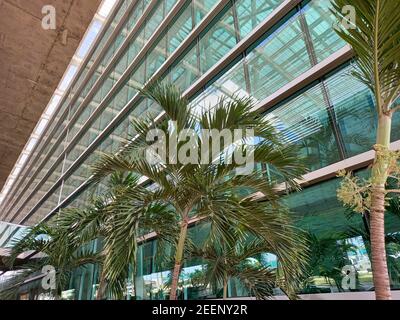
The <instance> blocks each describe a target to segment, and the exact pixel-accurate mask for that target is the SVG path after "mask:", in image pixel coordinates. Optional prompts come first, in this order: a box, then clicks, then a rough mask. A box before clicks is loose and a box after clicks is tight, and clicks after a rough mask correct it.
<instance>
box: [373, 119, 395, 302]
mask: <svg viewBox="0 0 400 320" xmlns="http://www.w3.org/2000/svg"><path fill="white" fill-rule="evenodd" d="M391 121H392V119H391V116H390V115H385V114H382V115H380V116H379V121H378V132H377V141H376V142H377V144H376V145H375V146H374V148H375V151H376V152H375V160H374V164H373V166H372V195H371V215H370V232H371V258H372V259H371V260H372V261H371V262H372V271H373V279H374V286H375V297H376V299H377V300H390V299H391V292H390V281H389V274H388V268H387V261H386V248H385V219H384V218H385V216H384V215H385V185H386V180H387V177H388V166H389V163H388V160H387V157H386V156H385V155H384V154H382V152H381V151H385V150H387V149H388V148H389V144H390V132H391Z"/></svg>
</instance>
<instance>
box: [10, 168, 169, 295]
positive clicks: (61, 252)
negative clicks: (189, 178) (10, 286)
mask: <svg viewBox="0 0 400 320" xmlns="http://www.w3.org/2000/svg"><path fill="white" fill-rule="evenodd" d="M137 181H138V178H137V177H135V176H134V175H133V174H123V173H120V172H114V173H113V174H112V175H111V177H110V180H109V181H108V182H107V183H106V184H105V187H106V188H105V189H106V191H105V192H103V193H101V194H99V195H98V196H95V197H93V198H92V199H91V200H90V201H89V203H88V204H87V205H86V206H85V207H83V208H68V209H64V210H62V211H61V212H60V213H59V214H58V215H57V216H56V217H55V218H54V219H52V220H51V221H49V222H48V223H46V224H41V225H38V226H37V227H35V228H33V229H32V230H31V231H30V232H29V233H28V234H27V235H26V236H24V237H23V238H22V239H18V240H16V243H15V245H14V247H13V250H12V254H11V257H10V261H9V263H10V266H11V267H12V266H13V263H14V261H15V260H16V258H17V256H18V255H19V254H21V253H23V252H26V251H32V250H33V251H36V252H38V253H41V254H42V255H43V258H42V259H40V260H36V261H34V262H29V261H28V262H27V263H26V264H25V265H23V266H22V268H23V269H24V270H26V272H24V273H22V274H21V275H20V277H19V278H20V280H21V281H22V280H25V279H26V278H29V277H30V276H31V275H32V274H33V273H35V272H37V271H38V270H40V269H41V267H42V266H44V265H51V266H54V267H55V269H56V271H57V277H56V278H57V281H58V285H57V288H59V290H61V288H63V287H64V286H65V284H66V281H67V279H68V277H69V276H70V272H71V271H73V270H74V269H76V268H77V267H79V266H84V265H86V264H89V263H93V264H94V263H97V264H98V265H99V268H100V272H99V274H100V280H99V288H98V291H97V296H96V299H98V300H100V299H105V298H106V296H110V297H112V298H116V299H121V298H122V297H123V295H124V292H125V284H126V280H127V278H128V273H129V266H132V267H133V277H135V275H136V257H137V247H138V238H139V236H140V230H142V231H146V230H152V231H153V230H155V231H157V232H158V234H159V246H161V245H165V241H167V242H168V241H170V239H171V237H170V236H169V235H168V232H170V233H173V232H174V228H170V229H168V230H165V231H164V230H163V229H161V226H163V225H164V224H165V223H167V224H171V225H173V223H172V221H175V214H174V213H172V212H171V211H170V210H169V209H168V208H166V206H163V205H159V204H157V202H152V203H151V204H149V205H145V204H143V201H142V196H143V195H142V194H141V192H142V189H143V188H142V187H140V186H139V185H138V184H137ZM126 192H128V193H131V194H130V196H129V203H126V202H124V197H125V196H124V194H125V193H126ZM116 202H117V203H118V206H116V205H115V203H116ZM122 208H124V209H123V210H122ZM93 241H99V242H100V244H101V248H99V249H96V250H94V248H93V246H91V244H92V243H93ZM19 282H20V281H19ZM21 283H22V282H21Z"/></svg>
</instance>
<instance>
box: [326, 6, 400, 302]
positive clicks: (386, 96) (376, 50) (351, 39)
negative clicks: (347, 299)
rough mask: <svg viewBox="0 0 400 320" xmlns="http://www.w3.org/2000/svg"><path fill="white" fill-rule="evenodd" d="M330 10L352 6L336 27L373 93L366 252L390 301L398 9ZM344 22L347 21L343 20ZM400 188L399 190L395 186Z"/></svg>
mask: <svg viewBox="0 0 400 320" xmlns="http://www.w3.org/2000/svg"><path fill="white" fill-rule="evenodd" d="M332 3H333V7H334V9H333V12H334V14H335V15H336V16H337V17H338V19H339V20H340V21H344V19H346V20H347V21H348V20H349V19H347V17H346V14H344V13H342V9H343V8H344V7H345V6H346V5H352V7H353V9H354V10H355V16H356V23H355V24H353V25H350V26H351V27H350V28H346V27H344V25H342V24H341V26H340V27H339V28H338V29H337V32H338V34H339V36H340V37H342V38H343V39H344V40H345V41H347V42H348V43H349V44H350V45H351V46H352V47H353V50H354V52H355V53H356V55H357V65H358V68H357V69H356V70H355V71H354V76H355V77H356V78H357V79H359V80H360V81H361V82H363V83H364V84H366V85H367V86H368V87H369V88H370V89H371V90H372V92H373V93H374V96H375V105H376V112H377V115H378V125H377V135H376V144H375V145H374V150H375V160H374V162H373V165H372V172H371V179H370V182H371V186H370V191H371V203H370V208H371V215H370V226H371V250H372V269H373V276H374V285H375V294H376V298H377V299H391V293H390V281H389V276H388V268H387V262H386V251H385V231H384V213H385V196H386V193H387V190H386V189H385V186H386V181H387V178H388V176H389V175H390V174H391V173H392V172H393V170H394V168H395V167H396V165H395V163H396V158H397V156H398V155H397V154H395V153H393V152H390V151H389V145H390V134H391V126H392V117H393V114H394V113H395V112H396V111H398V110H399V109H400V106H398V105H397V106H396V104H395V102H396V100H397V98H398V97H399V94H400V64H399V61H400V41H398V39H399V30H400V10H398V2H397V1H391V0H351V1H349V0H332ZM347 25H348V23H347ZM397 192H399V190H397Z"/></svg>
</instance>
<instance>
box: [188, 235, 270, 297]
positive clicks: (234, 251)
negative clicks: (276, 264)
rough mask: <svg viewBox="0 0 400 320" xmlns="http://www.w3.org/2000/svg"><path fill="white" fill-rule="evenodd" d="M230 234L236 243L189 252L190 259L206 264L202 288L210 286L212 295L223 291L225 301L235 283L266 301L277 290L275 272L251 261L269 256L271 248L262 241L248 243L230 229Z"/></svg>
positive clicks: (210, 244) (248, 238)
mask: <svg viewBox="0 0 400 320" xmlns="http://www.w3.org/2000/svg"><path fill="white" fill-rule="evenodd" d="M231 232H232V233H233V234H236V237H237V239H236V241H235V242H233V243H224V242H221V241H218V242H217V241H212V242H211V243H207V245H206V246H205V247H204V248H201V249H194V250H193V251H192V252H191V255H192V256H193V257H199V258H202V259H203V260H204V261H205V262H206V263H207V267H206V271H205V275H204V279H205V280H204V285H205V286H207V285H211V286H212V287H214V289H215V291H216V289H218V288H220V287H222V288H223V299H224V300H226V298H227V297H228V282H229V280H233V279H237V280H238V281H239V282H240V284H241V285H242V286H243V287H244V288H246V289H247V290H248V292H249V294H250V295H254V296H255V297H256V299H267V298H268V297H270V296H271V295H272V290H273V288H275V287H276V286H277V282H278V281H277V280H278V279H277V272H276V270H273V269H271V268H270V267H268V266H264V265H263V264H262V263H260V262H259V261H258V260H255V258H254V257H255V256H257V255H260V254H263V253H267V252H268V253H271V250H272V249H273V248H271V247H269V246H268V245H267V244H266V242H265V241H264V240H263V239H260V238H253V239H251V238H250V237H248V236H247V235H242V234H240V232H238V230H234V229H233V228H231Z"/></svg>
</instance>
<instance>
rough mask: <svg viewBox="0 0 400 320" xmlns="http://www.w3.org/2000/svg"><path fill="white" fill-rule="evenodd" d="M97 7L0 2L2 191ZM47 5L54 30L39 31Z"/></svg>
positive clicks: (74, 0)
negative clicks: (51, 11) (53, 14)
mask: <svg viewBox="0 0 400 320" xmlns="http://www.w3.org/2000/svg"><path fill="white" fill-rule="evenodd" d="M100 3H101V0H0V190H1V188H2V187H3V185H4V183H5V181H6V180H7V177H8V175H9V174H10V171H11V170H12V168H13V166H14V164H15V162H16V161H17V159H18V157H19V155H20V153H21V151H22V149H23V147H24V146H25V144H26V142H27V140H28V138H29V136H30V134H31V132H32V130H33V129H34V127H35V125H36V123H37V122H38V120H39V118H40V116H41V114H42V113H43V110H44V109H45V107H46V105H47V104H48V102H49V100H50V98H51V96H52V94H53V92H54V90H55V89H56V87H57V85H58V83H59V82H60V80H61V78H62V76H63V74H64V72H65V70H66V68H67V66H68V64H69V62H70V60H71V58H72V56H73V55H74V53H75V50H76V49H77V47H78V45H79V43H80V41H81V39H82V37H83V35H84V34H85V31H86V29H87V27H88V26H89V24H90V22H91V20H92V19H93V16H94V14H95V13H96V10H97V8H98V6H99V5H100ZM49 4H50V5H52V6H54V7H55V9H56V24H57V28H56V30H44V29H43V28H42V18H43V17H44V15H43V14H42V12H41V11H42V8H43V6H45V5H49ZM65 30H67V31H65ZM65 35H67V37H66V41H65ZM63 37H64V39H63Z"/></svg>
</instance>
